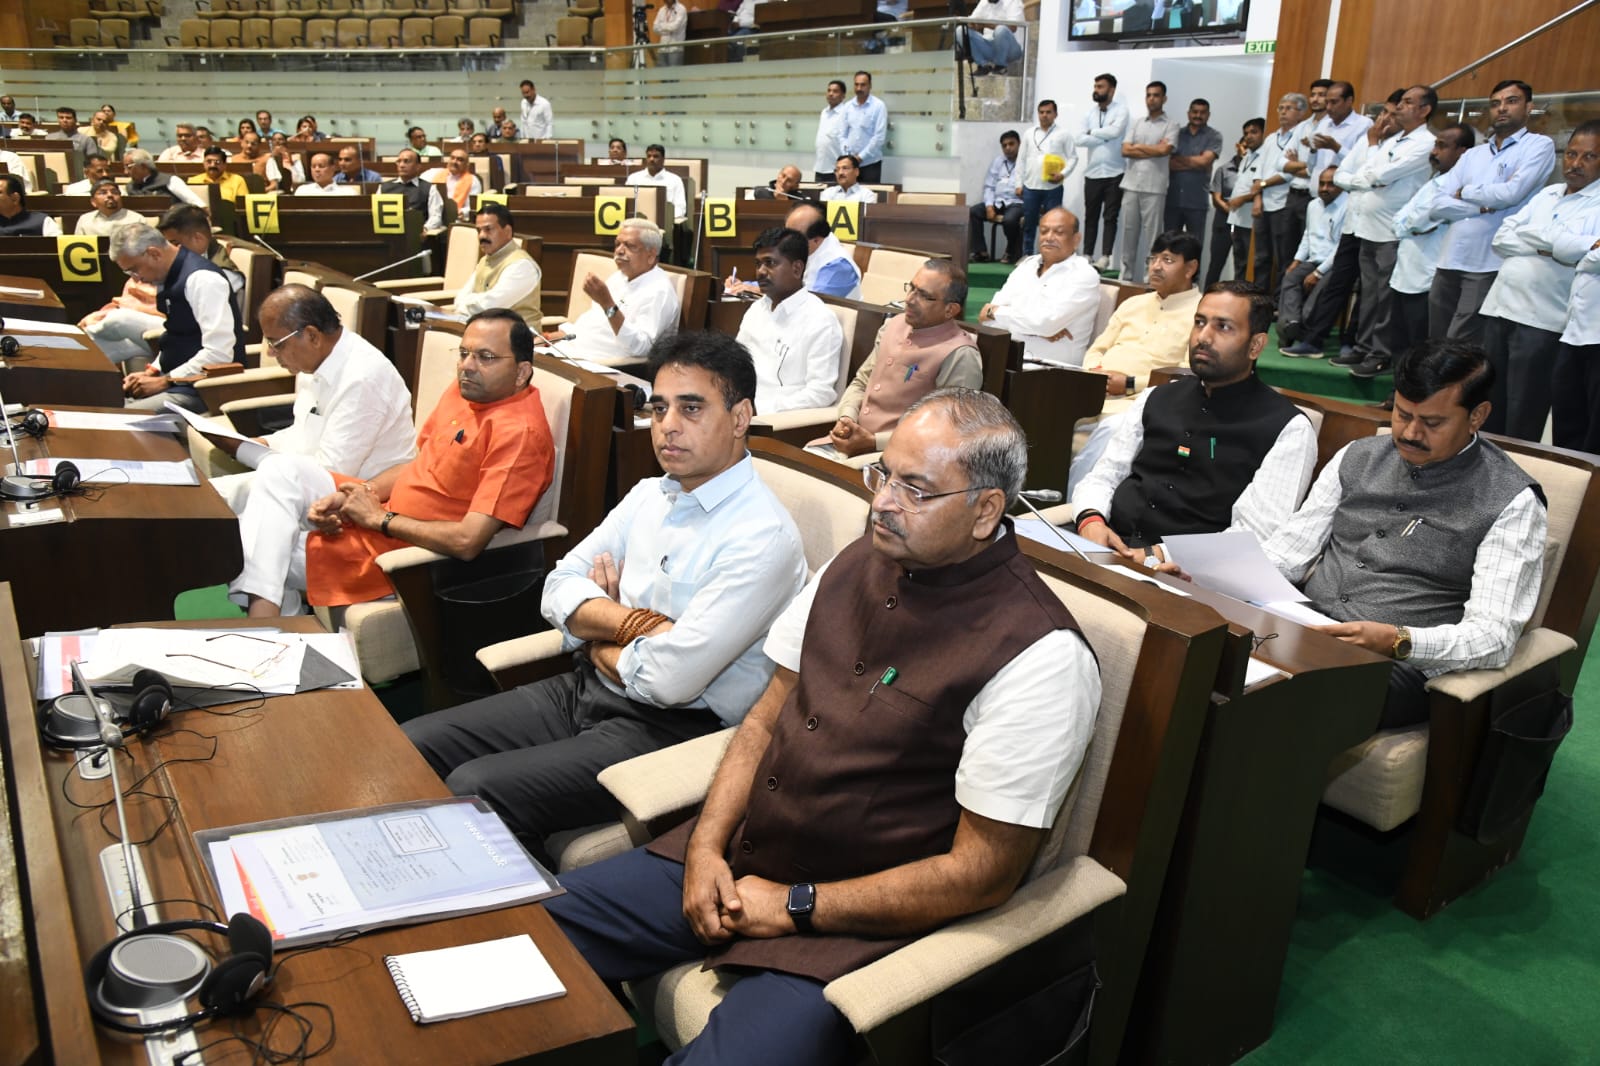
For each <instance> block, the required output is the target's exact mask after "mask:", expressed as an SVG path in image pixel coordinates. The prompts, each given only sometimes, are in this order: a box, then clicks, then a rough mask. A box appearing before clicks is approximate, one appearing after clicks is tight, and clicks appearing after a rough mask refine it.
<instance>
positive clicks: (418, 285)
mask: <svg viewBox="0 0 1600 1066" xmlns="http://www.w3.org/2000/svg"><path fill="white" fill-rule="evenodd" d="M441 195H443V194H442V193H441ZM477 265H478V231H477V229H475V228H474V227H473V226H471V225H470V224H468V223H465V222H457V223H456V224H455V225H453V226H451V227H450V229H449V230H448V231H447V236H446V238H445V246H444V273H443V274H432V275H429V276H428V277H423V278H391V279H389V280H387V281H375V282H373V284H374V285H376V286H377V287H378V288H380V289H387V290H388V291H389V292H392V293H394V294H395V295H396V296H415V297H417V298H418V299H421V300H432V299H447V300H453V299H455V295H456V293H458V292H460V291H461V290H462V289H464V288H466V287H467V286H468V285H469V284H471V282H472V272H473V270H474V269H476V267H477ZM440 293H443V294H444V296H443V297H440V296H438V294H440Z"/></svg>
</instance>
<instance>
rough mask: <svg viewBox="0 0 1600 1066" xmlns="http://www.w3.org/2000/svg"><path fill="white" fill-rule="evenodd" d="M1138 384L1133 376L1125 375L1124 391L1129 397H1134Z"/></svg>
mask: <svg viewBox="0 0 1600 1066" xmlns="http://www.w3.org/2000/svg"><path fill="white" fill-rule="evenodd" d="M1137 384H1138V382H1137V381H1136V380H1134V376H1133V375H1132V374H1128V375H1125V377H1124V379H1123V382H1122V391H1123V392H1125V393H1127V394H1128V395H1129V396H1132V395H1133V394H1134V392H1135V391H1136V390H1135V389H1134V386H1135V385H1137Z"/></svg>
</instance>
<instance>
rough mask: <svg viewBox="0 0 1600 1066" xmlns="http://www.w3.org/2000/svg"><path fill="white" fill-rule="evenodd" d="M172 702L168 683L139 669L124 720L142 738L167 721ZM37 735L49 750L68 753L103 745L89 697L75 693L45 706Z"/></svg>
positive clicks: (149, 671) (155, 674) (170, 686)
mask: <svg viewBox="0 0 1600 1066" xmlns="http://www.w3.org/2000/svg"><path fill="white" fill-rule="evenodd" d="M99 698H100V699H102V700H103V699H105V697H104V696H101V697H99ZM172 702H173V695H172V683H171V682H170V681H168V680H167V679H166V678H164V677H162V676H161V675H160V674H158V673H156V672H155V671H154V670H145V669H141V670H139V671H138V672H136V673H135V674H134V675H133V702H132V703H131V704H129V706H128V711H127V714H126V715H125V716H124V717H125V718H126V719H127V722H128V725H129V726H130V727H131V728H132V730H133V732H134V733H135V734H138V735H140V736H142V735H144V734H145V733H148V732H150V731H151V730H152V729H154V728H156V726H158V725H160V724H161V723H162V722H164V721H166V720H167V715H169V714H171V713H172ZM39 736H40V737H41V738H43V740H44V742H45V743H46V744H49V745H50V746H51V747H53V748H66V749H69V750H71V749H79V748H98V747H100V746H102V745H103V744H104V743H105V742H104V741H103V740H101V738H100V720H99V718H98V717H97V716H96V715H95V713H94V708H93V707H92V706H90V704H89V697H87V696H85V695H83V694H81V693H77V692H72V693H68V694H67V695H65V696H57V697H56V698H55V699H53V700H51V701H50V702H49V703H48V704H46V705H45V709H44V713H43V714H42V715H40V717H39Z"/></svg>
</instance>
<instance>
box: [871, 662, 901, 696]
mask: <svg viewBox="0 0 1600 1066" xmlns="http://www.w3.org/2000/svg"><path fill="white" fill-rule="evenodd" d="M899 676H900V671H899V670H896V669H895V668H894V667H892V666H891V667H889V669H887V670H885V671H884V672H883V676H882V677H880V678H878V680H876V681H874V682H873V683H872V687H871V688H870V689H868V690H867V695H869V696H870V695H872V694H873V693H874V692H876V691H878V686H879V685H883V686H884V687H885V688H887V687H888V686H890V685H892V684H894V679H895V678H897V677H899Z"/></svg>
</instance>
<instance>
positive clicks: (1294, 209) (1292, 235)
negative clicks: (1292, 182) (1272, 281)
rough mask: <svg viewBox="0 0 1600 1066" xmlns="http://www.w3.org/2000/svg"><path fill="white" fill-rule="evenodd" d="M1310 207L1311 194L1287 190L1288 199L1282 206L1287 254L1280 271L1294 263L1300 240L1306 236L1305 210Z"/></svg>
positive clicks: (1302, 190) (1299, 190)
mask: <svg viewBox="0 0 1600 1066" xmlns="http://www.w3.org/2000/svg"><path fill="white" fill-rule="evenodd" d="M1310 206H1311V193H1310V192H1308V191H1307V190H1305V189H1296V188H1293V187H1291V188H1290V189H1289V199H1288V201H1287V202H1286V203H1285V204H1284V207H1283V211H1284V222H1286V223H1287V226H1286V227H1285V229H1284V242H1285V244H1286V245H1287V246H1288V249H1289V254H1288V255H1287V256H1285V257H1284V259H1283V265H1281V266H1280V267H1278V269H1279V270H1280V271H1283V270H1288V269H1289V264H1290V263H1292V262H1294V253H1295V251H1296V249H1298V248H1299V247H1300V239H1301V238H1302V237H1304V236H1305V235H1306V210H1307V209H1308V208H1310Z"/></svg>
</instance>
